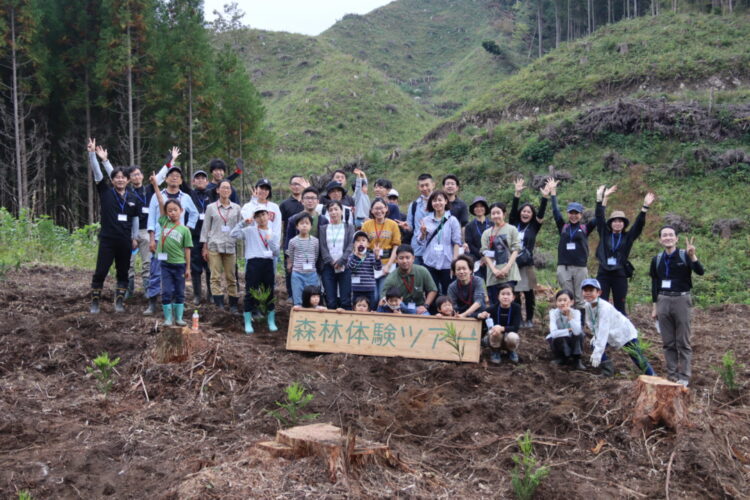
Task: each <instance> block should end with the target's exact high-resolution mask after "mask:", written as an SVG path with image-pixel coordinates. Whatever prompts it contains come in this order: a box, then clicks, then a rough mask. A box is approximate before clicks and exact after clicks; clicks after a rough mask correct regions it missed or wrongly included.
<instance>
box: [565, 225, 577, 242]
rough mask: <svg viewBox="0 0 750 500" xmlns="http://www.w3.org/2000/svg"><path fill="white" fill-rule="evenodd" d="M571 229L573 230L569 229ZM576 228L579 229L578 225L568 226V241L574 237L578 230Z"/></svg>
mask: <svg viewBox="0 0 750 500" xmlns="http://www.w3.org/2000/svg"><path fill="white" fill-rule="evenodd" d="M571 229H573V230H572V231H571ZM578 229H579V227H578V226H576V227H573V225H572V224H571V225H570V226H569V227H568V236H569V237H570V241H573V238H575V235H576V233H577V232H578Z"/></svg>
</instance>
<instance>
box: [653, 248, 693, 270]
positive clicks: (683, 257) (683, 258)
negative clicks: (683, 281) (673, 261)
mask: <svg viewBox="0 0 750 500" xmlns="http://www.w3.org/2000/svg"><path fill="white" fill-rule="evenodd" d="M679 253H680V260H681V261H682V263H683V264H685V265H686V266H687V265H688V262H687V256H686V255H687V252H686V251H685V249H683V248H680V249H679ZM663 257H664V250H662V251H661V252H659V253H658V254H657V255H656V269H657V270H658V269H659V264H661V259H662V258H663Z"/></svg>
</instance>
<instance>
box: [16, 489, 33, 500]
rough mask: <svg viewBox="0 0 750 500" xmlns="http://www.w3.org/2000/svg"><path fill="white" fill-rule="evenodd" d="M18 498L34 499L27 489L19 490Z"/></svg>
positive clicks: (24, 499) (22, 499)
mask: <svg viewBox="0 0 750 500" xmlns="http://www.w3.org/2000/svg"><path fill="white" fill-rule="evenodd" d="M18 500H34V497H32V496H31V492H30V491H29V490H21V491H19V492H18Z"/></svg>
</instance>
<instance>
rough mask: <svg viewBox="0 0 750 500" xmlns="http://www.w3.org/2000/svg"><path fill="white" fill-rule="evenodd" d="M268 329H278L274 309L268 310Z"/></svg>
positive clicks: (274, 330) (275, 330) (272, 330)
mask: <svg viewBox="0 0 750 500" xmlns="http://www.w3.org/2000/svg"><path fill="white" fill-rule="evenodd" d="M268 331H271V332H278V331H279V328H278V327H277V326H276V311H268Z"/></svg>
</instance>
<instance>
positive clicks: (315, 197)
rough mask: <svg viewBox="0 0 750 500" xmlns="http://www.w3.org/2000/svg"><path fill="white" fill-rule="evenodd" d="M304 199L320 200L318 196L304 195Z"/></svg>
mask: <svg viewBox="0 0 750 500" xmlns="http://www.w3.org/2000/svg"><path fill="white" fill-rule="evenodd" d="M302 199H303V200H309V201H313V200H314V201H318V197H317V196H303V197H302Z"/></svg>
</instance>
